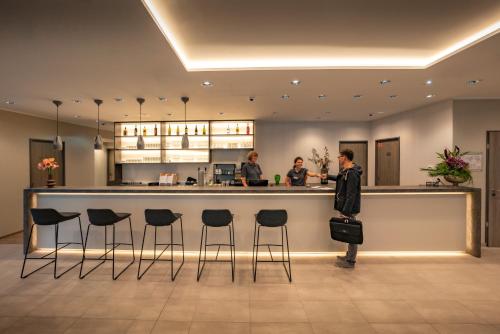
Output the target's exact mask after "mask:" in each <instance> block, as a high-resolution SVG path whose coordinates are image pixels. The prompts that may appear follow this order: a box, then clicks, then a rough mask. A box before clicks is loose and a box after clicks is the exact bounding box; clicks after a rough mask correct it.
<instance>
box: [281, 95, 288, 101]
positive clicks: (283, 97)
mask: <svg viewBox="0 0 500 334" xmlns="http://www.w3.org/2000/svg"><path fill="white" fill-rule="evenodd" d="M289 98H290V96H289V95H288V94H284V95H281V99H282V100H285V101H286V100H288V99H289Z"/></svg>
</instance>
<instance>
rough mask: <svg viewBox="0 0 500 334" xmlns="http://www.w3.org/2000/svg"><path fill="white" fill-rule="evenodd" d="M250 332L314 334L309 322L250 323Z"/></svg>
mask: <svg viewBox="0 0 500 334" xmlns="http://www.w3.org/2000/svg"><path fill="white" fill-rule="evenodd" d="M250 333H251V334H314V332H313V328H312V326H311V324H310V323H252V324H250Z"/></svg>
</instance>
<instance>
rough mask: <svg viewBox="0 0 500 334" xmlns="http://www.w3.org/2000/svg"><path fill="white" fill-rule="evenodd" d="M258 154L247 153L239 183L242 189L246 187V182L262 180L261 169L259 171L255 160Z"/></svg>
mask: <svg viewBox="0 0 500 334" xmlns="http://www.w3.org/2000/svg"><path fill="white" fill-rule="evenodd" d="M258 157H259V154H258V153H257V152H255V151H252V152H250V153H248V156H247V160H248V161H247V163H246V164H244V165H243V167H242V168H241V182H242V183H243V186H244V187H248V181H250V180H261V179H262V169H260V166H259V164H258V163H257V158H258Z"/></svg>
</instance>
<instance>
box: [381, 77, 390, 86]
mask: <svg viewBox="0 0 500 334" xmlns="http://www.w3.org/2000/svg"><path fill="white" fill-rule="evenodd" d="M379 83H380V84H381V85H382V86H383V85H386V84H388V83H391V80H388V79H384V80H380V81H379Z"/></svg>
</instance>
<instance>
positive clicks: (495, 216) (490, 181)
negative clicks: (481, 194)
mask: <svg viewBox="0 0 500 334" xmlns="http://www.w3.org/2000/svg"><path fill="white" fill-rule="evenodd" d="M487 143H488V147H487V148H488V149H487V182H486V184H487V186H486V188H487V189H486V191H487V194H486V196H487V203H486V205H487V220H488V221H487V224H486V235H487V239H486V242H487V244H488V246H490V247H499V246H500V131H490V132H488V139H487Z"/></svg>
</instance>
